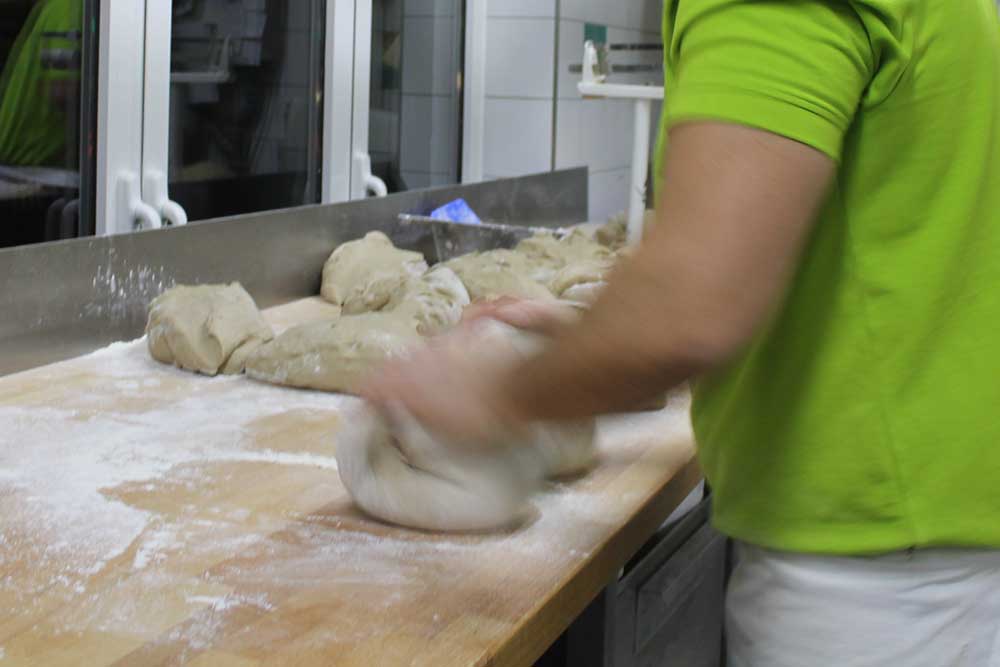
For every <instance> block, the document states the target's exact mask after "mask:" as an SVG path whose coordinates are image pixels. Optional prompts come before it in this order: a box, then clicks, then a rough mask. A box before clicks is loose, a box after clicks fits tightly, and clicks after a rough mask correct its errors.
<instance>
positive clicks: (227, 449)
mask: <svg viewBox="0 0 1000 667" xmlns="http://www.w3.org/2000/svg"><path fill="white" fill-rule="evenodd" d="M332 314H335V312H334V311H333V310H332V309H331V308H330V307H329V306H328V305H325V304H323V303H322V302H321V301H319V300H315V299H308V300H303V301H299V302H295V303H292V304H287V305H285V306H280V307H278V308H275V309H271V310H270V311H268V312H267V316H268V318H269V319H270V320H271V321H272V322H273V323H275V325H276V326H277V327H278V328H283V327H285V326H288V325H291V324H294V323H297V322H302V321H308V320H313V319H322V318H324V317H329V316H331V315H332ZM354 400H355V399H351V398H347V397H343V396H335V395H329V394H320V393H317V392H308V391H299V390H294V389H285V388H280V387H272V386H269V385H264V384H260V383H256V382H253V381H252V380H249V379H247V378H245V377H238V378H232V377H230V378H205V377H199V376H196V375H192V374H188V373H184V372H181V371H178V370H176V369H173V368H169V367H166V366H162V365H159V364H156V363H155V362H153V361H151V360H150V359H149V358H148V355H147V354H146V352H145V345H144V343H143V342H135V343H131V344H116V345H114V346H112V347H111V348H108V349H105V350H102V351H99V352H97V353H94V354H92V355H88V356H85V357H80V358H77V359H73V360H70V361H66V362H62V363H59V364H55V365H51V366H46V367H43V368H38V369H34V370H31V371H27V372H25V373H20V374H17V375H12V376H8V377H6V378H2V379H0V666H6V665H45V666H49V667H57V666H62V665H67V666H70V665H72V666H74V667H77V666H81V665H87V666H90V665H95V666H103V665H115V666H120V667H124V666H141V667H154V666H157V665H192V666H200V667H209V666H210V667H254V666H257V665H346V666H362V665H363V666H365V667H370V666H373V665H427V666H436V667H439V666H449V665H521V666H526V665H531V664H532V662H533V661H534V660H536V659H537V658H538V656H540V655H541V653H542V652H543V651H544V650H545V649H546V647H547V646H548V645H549V644H550V643H551V642H552V641H554V640H555V639H556V638H557V637H558V636H559V634H560V633H561V632H562V631H563V630H564V629H565V628H566V627H567V626H568V625H569V623H570V622H571V621H572V620H573V618H574V617H575V616H576V615H578V614H579V613H580V612H581V611H582V610H583V608H584V607H585V606H586V604H587V603H588V602H589V601H590V600H591V599H592V598H593V597H594V596H595V595H596V594H597V593H598V592H599V591H600V590H601V588H603V586H604V585H605V584H606V583H607V582H608V581H609V580H610V579H611V578H612V577H614V576H616V573H617V572H618V570H619V569H620V568H621V567H622V566H623V565H624V563H625V562H626V560H627V559H628V558H629V557H630V555H631V554H632V553H634V552H635V550H636V549H637V548H638V547H639V546H640V545H641V544H642V543H643V542H644V541H645V540H646V539H647V538H648V537H649V536H650V535H651V534H652V532H653V531H654V530H655V529H656V527H657V526H658V525H659V524H660V523H662V521H663V520H664V519H665V518H666V517H667V515H668V514H669V513H670V511H671V510H672V509H673V508H674V507H676V506H677V505H678V504H679V503H680V501H681V500H682V499H683V498H684V496H685V495H686V494H687V493H688V492H689V491H690V490H691V489H692V488H693V487H694V486H695V485H696V484H697V482H698V480H699V478H700V475H699V472H698V470H697V467H696V465H695V462H694V448H693V441H692V436H691V432H690V425H689V422H688V417H687V401H686V397H684V396H682V395H681V396H676V397H674V398H673V400H672V401H671V403H670V405H669V406H668V408H667V409H666V410H662V411H658V412H655V413H643V414H633V415H628V416H622V417H612V418H607V419H605V420H604V421H603V422H602V424H601V426H600V449H601V463H600V465H599V467H598V468H597V469H596V470H595V471H593V472H592V473H591V474H589V475H587V476H585V477H583V478H580V479H576V480H571V481H565V482H560V483H557V484H553V485H552V486H551V488H549V489H548V490H547V491H546V492H545V493H543V494H541V495H540V496H539V497H537V498H536V499H535V500H534V503H533V504H534V507H535V513H534V516H533V517H532V518H531V519H530V520H529V521H528V522H527V523H526V525H523V526H520V527H518V528H517V529H516V530H512V531H510V532H508V533H504V534H494V535H444V534H431V533H422V532H418V531H412V530H406V529H402V528H395V527H392V526H387V525H383V524H381V523H378V522H376V521H374V520H371V519H369V518H367V517H365V516H363V515H362V514H361V513H360V512H359V511H358V510H357V509H355V508H354V507H353V505H352V503H351V501H350V498H349V497H348V496H347V494H346V492H345V491H344V489H343V487H342V486H341V484H340V479H339V477H338V475H337V472H336V461H335V442H336V433H337V430H338V428H339V427H340V425H341V424H342V422H343V417H344V414H345V409H346V410H349V408H350V407H351V405H352V404H353V403H354Z"/></svg>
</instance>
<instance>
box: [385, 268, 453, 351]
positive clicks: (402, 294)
mask: <svg viewBox="0 0 1000 667" xmlns="http://www.w3.org/2000/svg"><path fill="white" fill-rule="evenodd" d="M469 303H470V298H469V292H468V291H467V290H466V289H465V285H464V284H463V283H462V281H461V280H460V279H459V278H458V276H457V275H455V272H454V271H452V270H451V269H449V268H448V267H446V266H441V265H439V266H436V267H434V268H432V269H430V270H429V271H427V273H425V274H424V275H422V276H420V278H418V279H416V280H412V281H410V282H409V283H408V284H407V286H406V289H404V290H400V291H398V292H397V293H396V294H394V295H393V296H392V299H391V300H390V301H389V303H388V305H386V307H385V310H392V311H394V312H395V311H399V312H400V313H408V314H410V315H412V317H413V318H414V319H415V320H416V322H417V331H418V332H419V333H420V335H422V336H436V335H437V334H440V333H443V332H445V331H447V330H448V329H451V328H452V327H454V326H455V325H456V324H458V323H459V322H460V321H461V319H462V311H463V310H465V307H466V306H468V305H469Z"/></svg>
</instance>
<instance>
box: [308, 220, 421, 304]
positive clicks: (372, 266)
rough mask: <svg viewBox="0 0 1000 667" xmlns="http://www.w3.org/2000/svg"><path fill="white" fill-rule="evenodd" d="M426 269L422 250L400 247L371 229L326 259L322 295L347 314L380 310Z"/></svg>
mask: <svg viewBox="0 0 1000 667" xmlns="http://www.w3.org/2000/svg"><path fill="white" fill-rule="evenodd" d="M426 270H427V262H426V261H424V257H423V255H421V254H420V253H419V252H412V251H410V250H400V249H399V248H397V247H396V246H394V245H393V244H392V241H390V240H389V237H388V236H386V235H385V234H383V233H382V232H368V233H367V234H366V235H365V236H364V238H361V239H358V240H356V241H348V242H347V243H344V244H341V245H340V246H338V247H337V249H336V250H334V251H333V253H332V254H331V255H330V258H329V259H327V260H326V263H325V264H324V265H323V284H322V287H321V289H320V294H321V295H322V296H323V298H324V299H326V300H327V301H330V302H331V303H334V304H336V305H338V306H341V307H342V309H343V313H344V314H345V315H357V314H360V313H367V312H371V311H377V310H381V309H382V308H383V307H385V305H386V304H388V303H389V301H390V299H391V298H392V295H393V294H394V293H396V292H399V291H400V290H404V289H405V286H406V284H407V282H408V281H409V280H411V279H412V278H416V277H419V276H420V275H421V274H422V273H424V272H425V271H426Z"/></svg>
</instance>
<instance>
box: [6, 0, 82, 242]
mask: <svg viewBox="0 0 1000 667" xmlns="http://www.w3.org/2000/svg"><path fill="white" fill-rule="evenodd" d="M85 4H86V7H85ZM94 4H95V3H92V2H88V3H84V2H83V0H22V1H20V2H18V1H11V2H2V3H0V64H2V73H0V247H3V246H12V245H20V244H24V243H35V242H38V241H46V240H55V239H60V238H70V237H74V236H78V235H82V234H86V233H90V231H91V229H92V218H91V216H90V215H89V208H90V202H91V201H92V196H91V195H92V192H90V191H89V190H88V189H87V188H86V187H85V190H84V191H85V193H86V195H87V196H85V197H84V198H83V201H81V196H80V193H81V188H80V185H81V159H80V156H81V150H80V146H81V145H84V146H87V147H88V148H87V149H86V150H84V151H83V154H84V158H85V159H84V163H85V165H86V168H85V169H84V170H83V171H84V172H86V174H85V178H84V179H83V181H84V183H85V186H86V184H88V183H89V182H90V179H89V176H90V175H92V173H93V154H92V150H90V147H92V145H93V143H92V136H93V124H92V121H93V118H94V115H93V107H92V105H93V103H94V100H93V98H92V96H91V95H89V94H87V95H84V94H82V92H81V91H82V90H83V89H84V88H87V90H92V88H93V86H88V87H81V81H82V80H83V77H82V72H83V68H84V63H87V65H90V64H91V63H92V62H93V61H92V60H91V56H90V55H88V56H85V54H96V48H97V44H96V41H97V40H96V35H94V34H87V35H85V34H84V32H83V30H82V28H83V25H84V20H83V16H84V12H85V11H87V12H91V11H93V9H94ZM94 29H96V28H94ZM81 118H83V119H84V122H83V123H82V124H81ZM81 128H84V129H85V131H84V132H83V135H84V141H82V142H81ZM81 221H82V223H81Z"/></svg>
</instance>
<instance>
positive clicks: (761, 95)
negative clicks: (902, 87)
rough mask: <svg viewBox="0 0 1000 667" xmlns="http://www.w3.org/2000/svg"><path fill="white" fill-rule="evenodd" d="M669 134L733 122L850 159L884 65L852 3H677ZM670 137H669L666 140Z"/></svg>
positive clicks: (672, 18) (671, 15)
mask: <svg viewBox="0 0 1000 667" xmlns="http://www.w3.org/2000/svg"><path fill="white" fill-rule="evenodd" d="M667 5H668V11H667V12H665V18H664V23H665V25H664V39H665V45H664V49H665V58H666V99H665V113H664V117H663V123H664V125H663V129H669V127H670V126H672V125H675V124H677V123H679V122H682V121H686V120H695V119H712V120H721V121H729V122H733V123H738V124H741V125H748V126H752V127H757V128H760V129H764V130H768V131H770V132H774V133H775V134H780V135H782V136H785V137H788V138H790V139H794V140H796V141H800V142H802V143H805V144H807V145H809V146H812V147H814V148H816V149H818V150H820V151H822V152H823V153H825V154H827V155H829V156H830V157H832V158H833V159H835V160H838V161H839V159H840V154H841V148H842V144H843V137H844V134H845V132H846V131H847V128H848V127H849V126H850V124H851V121H852V119H853V118H854V115H855V112H856V110H857V108H858V105H859V103H860V100H861V98H862V95H863V93H864V90H865V87H866V86H867V85H868V83H869V81H870V79H871V76H872V73H873V70H874V68H875V64H874V62H873V56H872V49H871V44H870V42H869V39H868V35H867V33H866V32H865V27H864V24H863V23H862V21H861V20H860V19H859V18H858V16H857V14H856V13H855V12H854V10H853V9H852V8H851V7H850V5H849V4H848V3H842V2H830V1H824V0H768V1H747V0H693V1H691V0H672V1H671V0H668V1H667ZM663 135H665V133H661V136H663Z"/></svg>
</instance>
